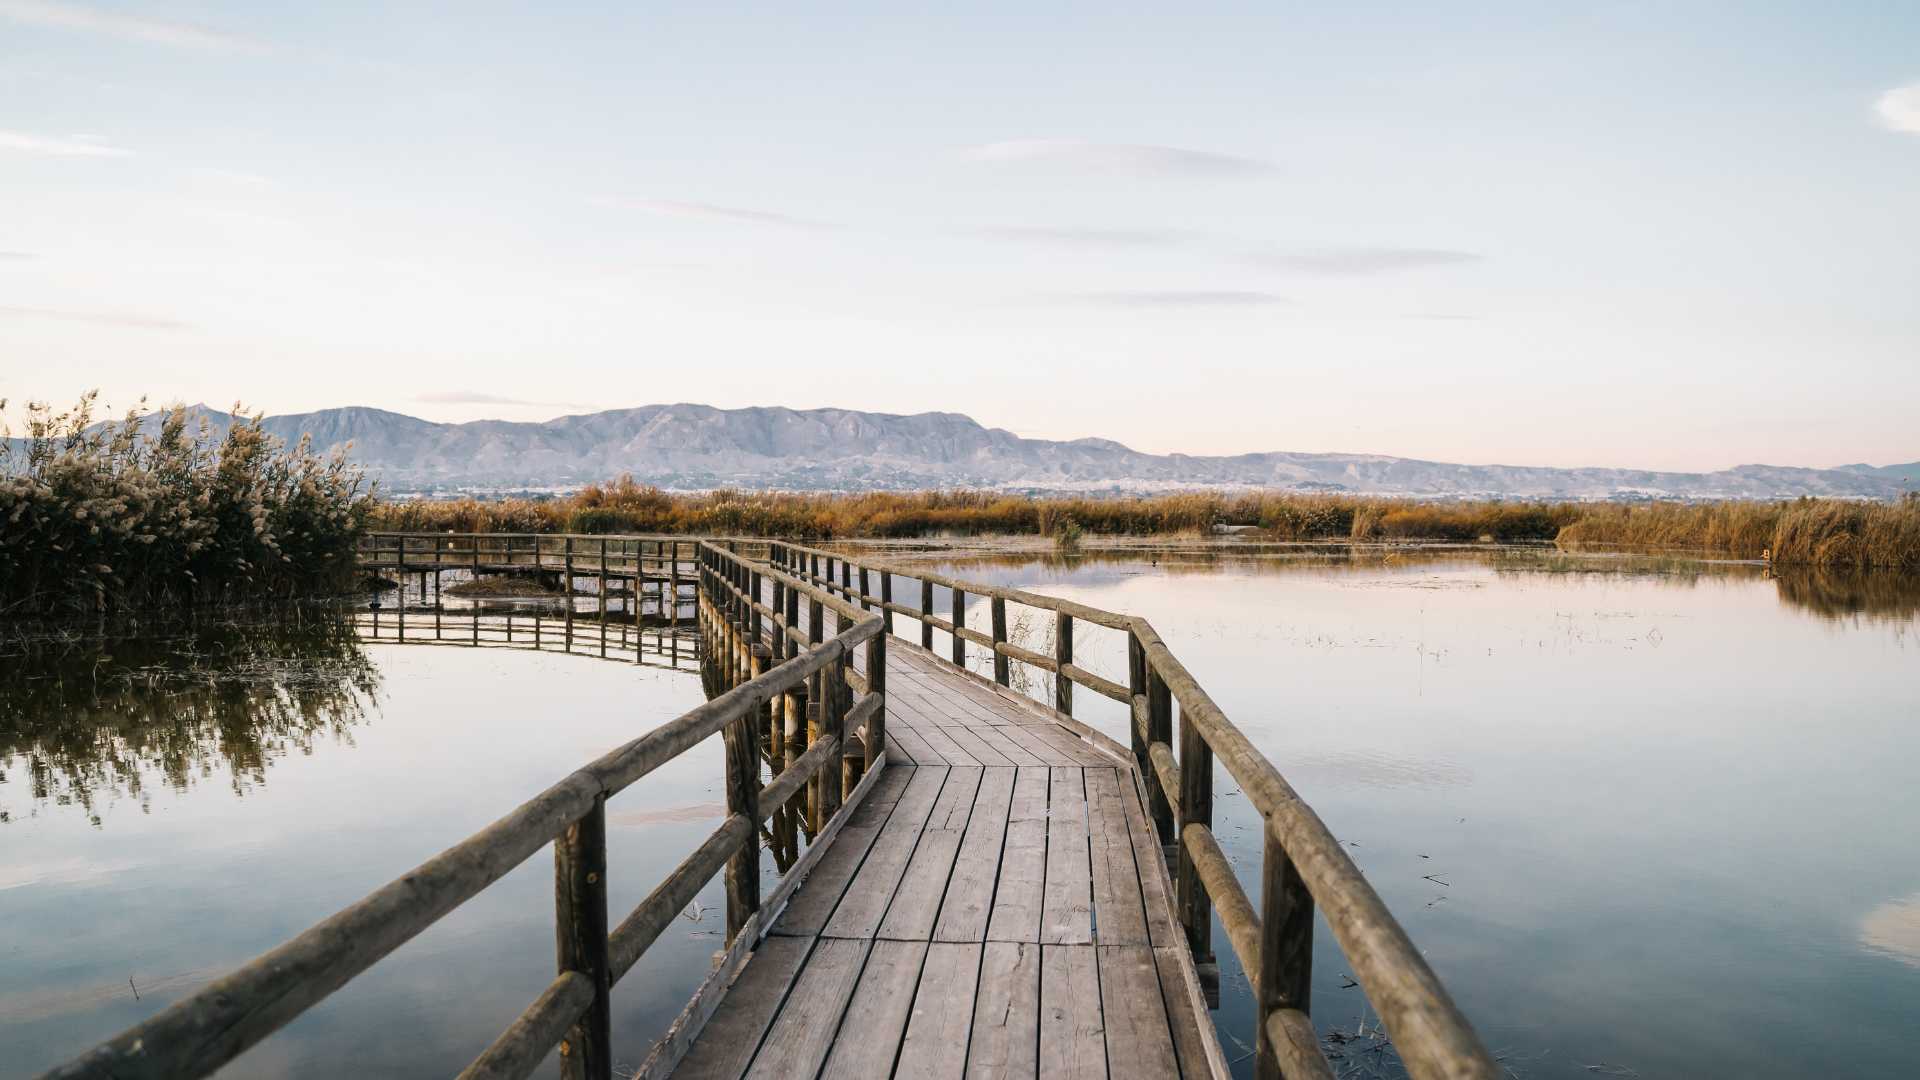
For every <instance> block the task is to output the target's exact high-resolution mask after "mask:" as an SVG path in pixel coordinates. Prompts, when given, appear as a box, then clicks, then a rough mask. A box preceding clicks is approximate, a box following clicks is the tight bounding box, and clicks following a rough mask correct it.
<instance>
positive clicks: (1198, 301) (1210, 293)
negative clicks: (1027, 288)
mask: <svg viewBox="0 0 1920 1080" xmlns="http://www.w3.org/2000/svg"><path fill="white" fill-rule="evenodd" d="M1047 299H1048V300H1050V301H1052V302H1055V303H1066V304H1080V305H1086V306H1089V307H1107V308H1242V307H1274V306H1278V305H1283V304H1288V303H1291V302H1292V301H1290V300H1288V299H1287V298H1286V297H1284V296H1278V295H1276V294H1274V293H1269V292H1258V291H1254V290H1251V289H1143V290H1119V291H1113V292H1080V293H1059V294H1055V295H1053V296H1050V297H1048V298H1047Z"/></svg>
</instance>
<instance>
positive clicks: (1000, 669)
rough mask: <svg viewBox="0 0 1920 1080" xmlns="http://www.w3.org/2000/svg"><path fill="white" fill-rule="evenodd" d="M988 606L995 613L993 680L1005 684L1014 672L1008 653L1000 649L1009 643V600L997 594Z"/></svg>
mask: <svg viewBox="0 0 1920 1080" xmlns="http://www.w3.org/2000/svg"><path fill="white" fill-rule="evenodd" d="M988 607H989V608H990V609H991V610H992V613H993V681H994V682H997V683H999V684H1000V685H1001V686H1005V685H1007V683H1008V681H1009V676H1010V675H1011V673H1012V664H1011V662H1010V661H1009V660H1008V659H1007V654H1005V653H1003V652H1001V651H1000V646H1002V645H1005V644H1006V643H1007V602H1006V601H1005V600H1004V599H1002V598H1000V597H998V596H996V597H994V598H993V599H992V600H991V601H989V602H988Z"/></svg>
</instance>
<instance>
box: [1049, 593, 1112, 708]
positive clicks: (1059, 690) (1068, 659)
mask: <svg viewBox="0 0 1920 1080" xmlns="http://www.w3.org/2000/svg"><path fill="white" fill-rule="evenodd" d="M1129 640H1131V636H1129ZM1053 662H1054V664H1056V665H1057V670H1056V671H1055V672H1054V675H1053V707H1054V708H1055V709H1057V710H1059V711H1060V712H1063V713H1066V714H1067V715H1068V716H1072V715H1073V680H1072V679H1069V678H1067V665H1068V664H1071V663H1073V616H1071V615H1069V614H1067V613H1066V612H1064V611H1056V612H1054V613H1053ZM1129 713H1131V710H1129Z"/></svg>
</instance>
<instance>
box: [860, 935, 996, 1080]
mask: <svg viewBox="0 0 1920 1080" xmlns="http://www.w3.org/2000/svg"><path fill="white" fill-rule="evenodd" d="M881 944H890V943H889V942H882V943H881ZM980 952H981V945H980V944H979V943H978V942H975V943H972V944H964V945H962V944H944V943H943V944H936V945H934V946H932V947H931V948H929V949H928V950H927V963H926V967H925V968H924V969H923V970H922V971H921V973H920V989H919V992H918V993H916V994H915V995H914V996H913V1019H912V1021H911V1022H910V1023H909V1024H908V1025H907V1037H906V1040H905V1041H904V1042H902V1043H901V1044H900V1063H899V1065H898V1067H896V1068H895V1069H894V1073H893V1075H894V1078H895V1080H960V1078H961V1077H962V1076H963V1075H965V1073H966V1066H967V1036H968V1034H969V1033H970V1032H971V1031H972V1029H973V1004H974V997H975V990H976V989H977V988H978V986H979V982H980ZM867 1075H869V1076H880V1075H884V1073H880V1072H874V1073H868V1074H867Z"/></svg>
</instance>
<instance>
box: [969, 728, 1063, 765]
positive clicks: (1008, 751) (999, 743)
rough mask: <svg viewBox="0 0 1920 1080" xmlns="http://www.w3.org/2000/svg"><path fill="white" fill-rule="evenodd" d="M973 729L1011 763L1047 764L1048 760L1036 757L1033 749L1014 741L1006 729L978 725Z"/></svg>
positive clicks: (983, 740) (976, 734) (977, 735)
mask: <svg viewBox="0 0 1920 1080" xmlns="http://www.w3.org/2000/svg"><path fill="white" fill-rule="evenodd" d="M971 731H972V733H973V734H974V735H975V736H976V737H978V738H979V740H980V741H981V742H983V743H985V744H987V745H988V746H991V747H993V748H994V749H995V750H998V751H999V752H1000V753H1001V754H1002V755H1004V756H1005V757H1006V759H1007V761H1008V762H1010V763H1011V764H1014V765H1045V764H1046V762H1044V761H1041V760H1040V759H1039V758H1038V757H1036V756H1035V755H1034V753H1033V751H1031V750H1028V749H1027V748H1026V747H1024V746H1022V745H1020V744H1019V743H1017V742H1015V741H1013V739H1012V738H1011V737H1009V736H1008V735H1007V733H1006V732H1005V731H1002V730H1001V729H999V728H994V727H978V728H973V729H971Z"/></svg>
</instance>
